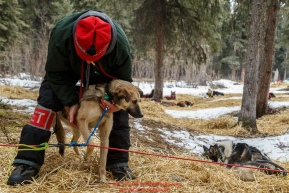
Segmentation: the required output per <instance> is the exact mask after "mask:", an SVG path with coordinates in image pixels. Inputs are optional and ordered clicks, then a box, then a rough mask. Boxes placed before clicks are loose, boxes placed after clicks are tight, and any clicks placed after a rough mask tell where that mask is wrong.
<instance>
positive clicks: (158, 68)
mask: <svg viewBox="0 0 289 193" xmlns="http://www.w3.org/2000/svg"><path fill="white" fill-rule="evenodd" d="M155 4H156V7H155V9H156V48H155V50H156V65H155V74H154V75H155V91H154V96H153V97H154V98H157V99H162V98H163V84H164V83H163V77H164V72H163V66H164V64H163V58H164V9H165V6H164V5H165V1H164V0H158V1H155Z"/></svg>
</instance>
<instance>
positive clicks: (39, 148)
mask: <svg viewBox="0 0 289 193" xmlns="http://www.w3.org/2000/svg"><path fill="white" fill-rule="evenodd" d="M0 146H5V147H17V148H18V151H42V150H45V149H47V148H48V147H62V146H66V147H72V146H78V147H84V146H90V147H94V148H105V149H109V150H113V151H121V152H129V153H135V154H140V155H150V156H156V157H163V158H170V159H177V160H186V161H193V162H200V163H207V164H217V165H223V166H229V167H233V166H234V167H240V168H248V169H256V170H263V171H271V172H278V173H283V174H286V173H288V170H274V169H269V168H258V167H254V166H242V165H238V164H226V163H222V162H212V161H209V160H200V159H193V158H183V157H178V156H169V155H163V154H156V153H148V152H140V151H134V150H126V149H119V148H113V147H106V146H99V145H93V144H84V143H82V144H78V143H73V144H48V143H42V144H40V145H26V144H0ZM22 148H23V149H22ZM28 148H31V149H28Z"/></svg>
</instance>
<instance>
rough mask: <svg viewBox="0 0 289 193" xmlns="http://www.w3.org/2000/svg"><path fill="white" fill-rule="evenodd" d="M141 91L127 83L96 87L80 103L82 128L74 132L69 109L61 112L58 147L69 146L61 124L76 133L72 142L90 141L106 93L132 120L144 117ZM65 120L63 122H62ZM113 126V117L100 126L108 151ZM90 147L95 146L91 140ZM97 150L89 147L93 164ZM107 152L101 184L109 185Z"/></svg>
mask: <svg viewBox="0 0 289 193" xmlns="http://www.w3.org/2000/svg"><path fill="white" fill-rule="evenodd" d="M139 91H140V89H139V88H138V87H136V86H134V85H133V84H131V83H129V82H127V81H123V80H112V81H111V82H110V83H108V84H106V85H105V86H104V85H102V86H101V87H95V89H94V88H93V89H91V88H90V89H88V90H87V91H85V92H84V94H83V99H82V100H81V101H80V108H79V110H78V114H77V117H76V120H77V123H78V126H79V128H78V129H77V128H74V127H72V126H71V125H70V124H69V121H68V112H69V107H65V108H64V110H63V111H61V112H58V116H57V118H56V121H57V122H56V123H57V124H56V125H57V127H58V128H56V130H57V132H56V137H57V140H58V143H65V131H64V129H63V126H62V124H61V122H64V123H66V125H67V126H69V127H70V129H71V130H72V132H73V137H72V140H71V142H77V141H78V139H79V137H80V135H82V137H83V138H84V140H87V139H88V137H89V135H90V133H91V132H90V129H91V128H93V127H94V126H95V124H96V123H97V122H98V121H99V119H100V117H101V115H102V113H103V109H102V108H101V107H100V105H99V104H100V100H101V98H102V97H103V96H104V93H107V94H108V96H109V98H110V101H111V103H113V104H115V106H117V107H118V108H119V109H122V110H125V111H127V112H128V113H129V114H130V115H131V116H133V117H135V118H141V117H143V114H142V112H141V109H140V107H139V104H138V102H139V101H140V94H139ZM60 120H61V121H60ZM112 124H113V114H112V113H107V114H105V116H104V117H103V119H102V120H101V121H100V123H99V125H98V130H99V137H100V143H101V144H100V145H101V146H105V147H108V146H109V134H110V131H111V129H112ZM88 144H92V142H91V140H89V142H88ZM73 148H74V151H75V153H76V154H78V155H79V151H78V148H77V146H73ZM93 149H94V148H93V147H91V146H87V151H86V154H85V160H90V158H91V155H92V152H93ZM107 152H108V149H107V148H101V149H100V167H99V174H100V181H101V182H106V159H107ZM59 153H60V154H62V155H63V154H64V147H61V148H60V149H59Z"/></svg>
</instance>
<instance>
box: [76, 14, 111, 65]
mask: <svg viewBox="0 0 289 193" xmlns="http://www.w3.org/2000/svg"><path fill="white" fill-rule="evenodd" d="M110 40H111V26H110V24H109V23H107V22H105V21H103V20H102V19H100V18H98V17H95V16H89V17H86V18H84V19H81V20H79V22H78V23H77V24H76V27H75V34H74V47H75V49H76V53H77V55H78V56H79V57H80V58H81V59H83V60H87V61H97V60H99V59H100V58H101V57H102V56H103V55H104V54H105V52H106V50H107V48H108V46H109V43H110Z"/></svg>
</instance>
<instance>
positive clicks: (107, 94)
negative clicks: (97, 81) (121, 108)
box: [104, 82, 112, 101]
mask: <svg viewBox="0 0 289 193" xmlns="http://www.w3.org/2000/svg"><path fill="white" fill-rule="evenodd" d="M109 87H110V82H109V83H107V84H106V85H105V87H104V99H105V100H107V101H112V95H111V93H110V92H109Z"/></svg>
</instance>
